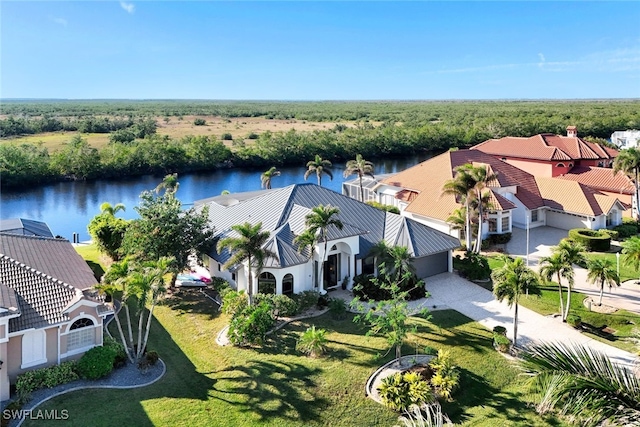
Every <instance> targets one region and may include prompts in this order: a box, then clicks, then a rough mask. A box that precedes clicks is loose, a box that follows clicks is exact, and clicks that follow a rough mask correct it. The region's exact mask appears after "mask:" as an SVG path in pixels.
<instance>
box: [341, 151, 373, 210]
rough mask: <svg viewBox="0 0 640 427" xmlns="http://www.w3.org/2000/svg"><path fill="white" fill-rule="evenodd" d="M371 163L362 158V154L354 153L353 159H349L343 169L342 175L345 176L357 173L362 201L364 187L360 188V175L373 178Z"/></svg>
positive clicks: (361, 199) (362, 200)
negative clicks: (354, 157)
mask: <svg viewBox="0 0 640 427" xmlns="http://www.w3.org/2000/svg"><path fill="white" fill-rule="evenodd" d="M373 170H374V167H373V163H371V162H370V161H368V160H365V159H363V158H362V154H356V159H355V160H349V161H348V162H347V166H346V168H345V170H344V177H345V178H347V177H349V176H351V175H354V174H355V175H358V179H359V180H360V201H361V202H364V189H363V188H362V177H363V176H365V175H368V176H370V177H371V178H374V176H373Z"/></svg>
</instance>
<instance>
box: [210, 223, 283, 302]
mask: <svg viewBox="0 0 640 427" xmlns="http://www.w3.org/2000/svg"><path fill="white" fill-rule="evenodd" d="M231 229H232V230H233V231H235V232H236V233H238V234H239V237H225V238H224V239H222V240H220V241H219V242H218V246H217V249H218V252H222V251H223V250H224V249H228V250H229V252H230V253H231V258H229V260H228V261H227V262H226V263H225V264H224V265H223V267H224V268H226V269H228V268H230V267H232V266H234V265H236V264H241V263H243V262H245V261H247V266H248V267H247V268H248V270H247V274H248V278H247V297H248V298H249V305H251V302H252V299H253V273H252V269H255V272H256V275H258V274H259V273H260V271H262V269H263V267H264V261H265V260H266V259H267V258H276V257H277V255H276V254H274V253H273V252H272V251H270V250H268V249H266V248H264V247H263V246H264V245H265V243H266V242H267V241H268V240H269V237H270V235H271V233H269V232H268V231H262V222H259V223H257V224H256V225H251V224H250V223H248V222H245V223H244V224H237V225H233V226H232V227H231Z"/></svg>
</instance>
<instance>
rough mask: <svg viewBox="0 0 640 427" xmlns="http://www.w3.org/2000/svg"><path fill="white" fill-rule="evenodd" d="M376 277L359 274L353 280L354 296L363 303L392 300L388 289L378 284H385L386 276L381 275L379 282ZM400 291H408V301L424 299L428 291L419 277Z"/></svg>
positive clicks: (411, 280)
mask: <svg viewBox="0 0 640 427" xmlns="http://www.w3.org/2000/svg"><path fill="white" fill-rule="evenodd" d="M374 279H375V277H374V276H373V275H369V274H359V275H357V276H354V278H353V294H354V295H355V296H357V297H358V298H360V299H361V300H363V301H386V300H389V299H391V293H390V292H389V290H388V289H384V288H382V287H381V286H380V284H379V283H377V281H378V282H380V281H381V282H384V281H385V277H384V275H379V276H378V280H377V281H376V280H374ZM400 291H402V292H404V291H408V293H409V294H408V296H407V299H408V300H409V301H414V300H417V299H420V298H424V297H425V295H426V290H425V288H424V282H423V281H422V280H419V279H418V278H417V277H415V276H414V277H412V278H411V279H409V280H406V281H405V282H403V283H402V286H401V288H400Z"/></svg>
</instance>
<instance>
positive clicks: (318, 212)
mask: <svg viewBox="0 0 640 427" xmlns="http://www.w3.org/2000/svg"><path fill="white" fill-rule="evenodd" d="M339 213H340V209H339V208H337V207H335V206H331V205H318V206H316V207H314V208H312V209H311V212H310V213H309V214H307V216H306V217H305V225H306V227H307V230H308V231H309V233H310V234H311V235H313V236H317V241H319V242H323V244H324V250H323V251H322V256H321V257H320V268H319V269H318V270H319V272H318V277H316V283H315V286H316V288H319V283H318V282H319V281H320V280H322V281H323V282H324V280H323V277H324V276H323V275H322V270H323V268H324V262H325V260H326V257H327V242H328V240H329V238H328V236H327V233H328V231H329V228H330V227H332V228H337V229H338V230H342V228H343V227H344V225H343V224H342V221H340V220H339V219H338V218H337V216H338V214H339ZM306 238H307V237H305V239H306Z"/></svg>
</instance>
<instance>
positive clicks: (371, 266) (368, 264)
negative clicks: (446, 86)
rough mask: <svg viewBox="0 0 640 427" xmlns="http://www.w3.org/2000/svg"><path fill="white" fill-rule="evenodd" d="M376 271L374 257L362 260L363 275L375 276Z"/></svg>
mask: <svg viewBox="0 0 640 427" xmlns="http://www.w3.org/2000/svg"><path fill="white" fill-rule="evenodd" d="M375 270H376V268H375V259H374V258H373V257H372V256H370V257H366V258H365V259H363V260H362V274H373V273H375Z"/></svg>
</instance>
